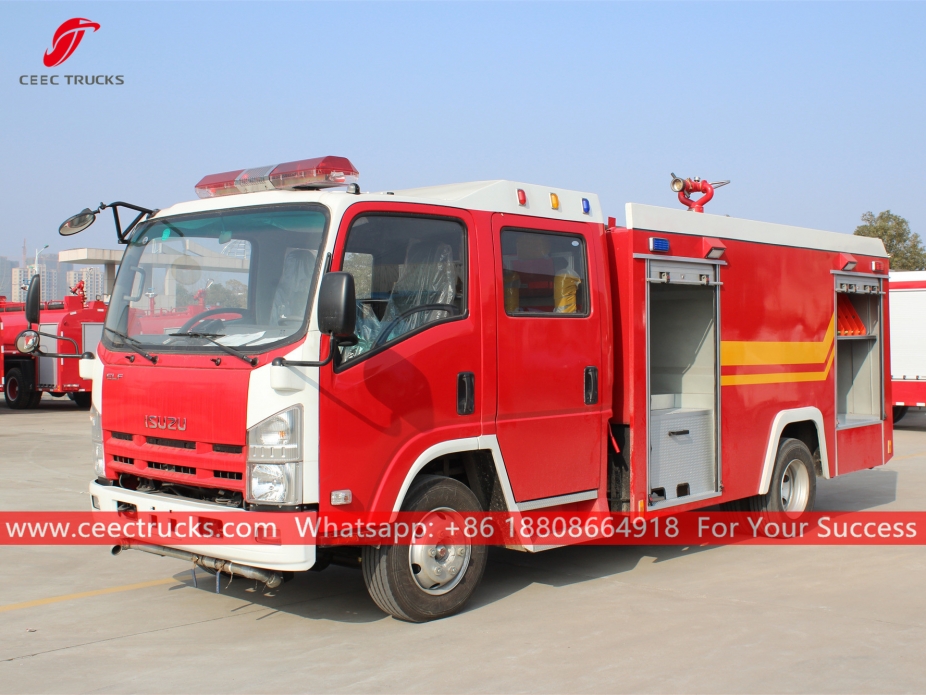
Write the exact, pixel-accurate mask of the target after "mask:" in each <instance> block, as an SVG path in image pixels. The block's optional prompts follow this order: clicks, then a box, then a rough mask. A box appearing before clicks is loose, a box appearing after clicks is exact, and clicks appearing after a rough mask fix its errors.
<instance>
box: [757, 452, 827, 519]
mask: <svg viewBox="0 0 926 695" xmlns="http://www.w3.org/2000/svg"><path fill="white" fill-rule="evenodd" d="M816 496H817V475H816V472H815V471H814V462H813V455H812V454H811V453H810V449H808V448H807V445H806V444H804V442H802V441H800V440H799V439H782V440H781V443H780V444H779V445H778V456H777V457H776V459H775V468H774V470H773V471H772V479H771V481H770V482H769V486H768V492H767V493H766V494H764V495H756V496H755V497H751V498H750V499H749V507H750V510H751V511H754V512H786V513H788V514H793V515H800V514H803V513H804V512H810V511H813V504H814V499H815V498H816Z"/></svg>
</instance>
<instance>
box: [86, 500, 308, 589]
mask: <svg viewBox="0 0 926 695" xmlns="http://www.w3.org/2000/svg"><path fill="white" fill-rule="evenodd" d="M90 494H91V495H93V496H94V497H96V498H97V500H98V501H99V504H100V511H103V512H115V511H117V510H118V508H119V503H120V502H125V503H127V504H134V505H135V507H136V508H137V509H138V510H139V511H145V512H177V513H184V512H190V513H200V514H201V513H204V512H212V513H216V512H222V513H225V512H236V513H240V514H247V513H248V512H246V511H244V510H242V509H229V508H228V507H224V506H221V505H217V504H210V503H208V502H195V501H193V500H178V499H170V498H166V497H164V496H163V495H149V494H146V493H144V492H133V491H132V490H126V489H124V488H121V487H110V486H105V485H99V484H97V483H96V482H92V483H90ZM170 547H171V548H179V549H180V550H186V551H187V552H190V553H196V554H197V555H206V556H208V557H215V558H219V559H220V560H230V561H232V562H234V563H238V564H242V565H251V566H252V567H261V568H264V569H270V570H281V571H290V572H301V571H303V570H307V569H309V568H310V567H312V565H314V564H315V546H314V545H268V546H264V545H252V544H249V545H173V544H172V545H171V546H170Z"/></svg>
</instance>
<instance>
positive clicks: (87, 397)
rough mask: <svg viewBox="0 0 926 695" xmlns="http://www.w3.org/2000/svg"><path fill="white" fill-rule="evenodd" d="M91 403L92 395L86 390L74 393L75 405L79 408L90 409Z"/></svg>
mask: <svg viewBox="0 0 926 695" xmlns="http://www.w3.org/2000/svg"><path fill="white" fill-rule="evenodd" d="M91 403H92V396H91V394H89V393H87V392H86V391H78V392H76V393H75V394H74V405H76V406H77V409H78V410H90V405H91Z"/></svg>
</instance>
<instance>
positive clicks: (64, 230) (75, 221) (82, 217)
mask: <svg viewBox="0 0 926 695" xmlns="http://www.w3.org/2000/svg"><path fill="white" fill-rule="evenodd" d="M94 222H96V213H95V212H94V211H93V210H91V209H90V208H84V209H83V210H82V211H81V212H78V213H77V214H76V215H74V216H73V217H68V218H67V219H66V220H65V221H64V222H62V223H61V226H60V227H58V234H60V235H61V236H71V235H72V234H77V232H82V231H84V230H85V229H86V228H87V227H89V226H90V225H91V224H93V223H94Z"/></svg>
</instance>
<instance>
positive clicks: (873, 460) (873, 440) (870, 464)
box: [836, 419, 890, 475]
mask: <svg viewBox="0 0 926 695" xmlns="http://www.w3.org/2000/svg"><path fill="white" fill-rule="evenodd" d="M887 423H890V419H888V420H887ZM886 428H887V425H882V424H876V425H868V426H867V427H853V428H851V429H847V430H839V431H838V432H837V433H836V444H837V446H838V447H839V449H838V454H837V471H836V472H837V474H838V475H842V474H843V473H851V472H852V471H860V470H863V469H865V468H874V467H875V466H880V465H882V464H884V463H887V459H888V458H890V456H885V451H884V441H885V433H884V429H886Z"/></svg>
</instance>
